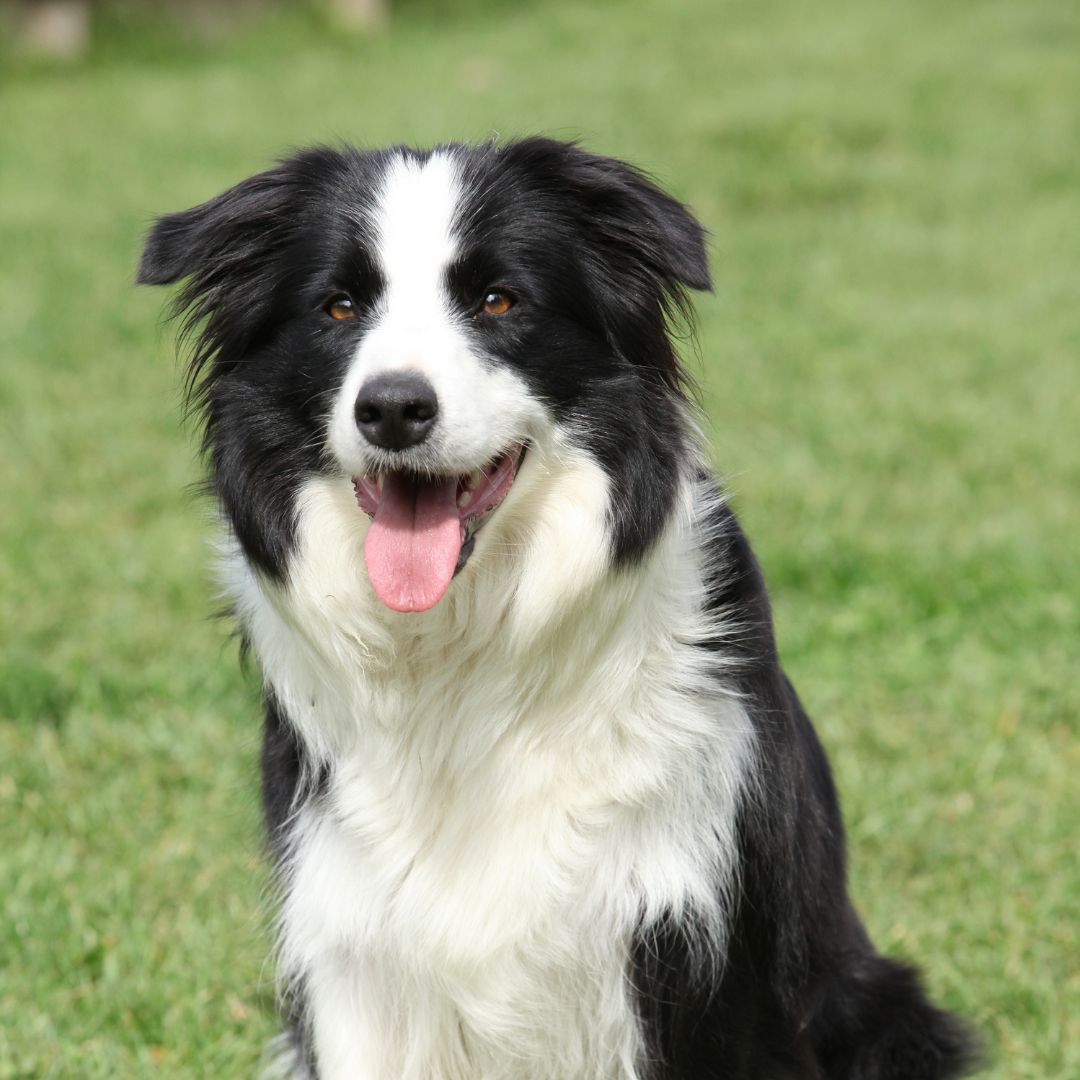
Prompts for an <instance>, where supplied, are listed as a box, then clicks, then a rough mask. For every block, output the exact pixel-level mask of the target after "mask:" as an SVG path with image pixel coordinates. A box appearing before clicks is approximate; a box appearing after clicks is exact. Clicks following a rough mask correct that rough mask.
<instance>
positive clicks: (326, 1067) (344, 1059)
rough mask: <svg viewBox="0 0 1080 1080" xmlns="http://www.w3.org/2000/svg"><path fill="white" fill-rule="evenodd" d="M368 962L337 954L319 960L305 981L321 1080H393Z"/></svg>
mask: <svg viewBox="0 0 1080 1080" xmlns="http://www.w3.org/2000/svg"><path fill="white" fill-rule="evenodd" d="M365 974H366V973H365V970H364V964H363V962H362V961H360V960H359V959H357V958H356V957H354V956H348V955H346V954H344V953H340V952H335V953H330V954H328V955H324V956H322V957H319V958H318V959H316V960H315V961H314V962H313V964H312V967H311V969H310V970H309V972H308V977H307V979H306V980H305V986H306V990H307V999H308V1000H307V1005H308V1010H309V1017H310V1027H311V1037H312V1040H313V1043H314V1057H315V1062H316V1065H317V1067H318V1078H319V1080H390V1077H391V1076H393V1075H394V1074H393V1072H392V1071H391V1063H390V1062H389V1061H387V1060H386V1055H385V1041H384V1040H383V1039H382V1038H381V1037H380V1034H379V1028H380V1025H379V1020H378V1016H379V1010H378V1003H377V1002H375V1001H374V1000H372V996H371V991H370V985H371V982H370V980H369V979H366V978H365Z"/></svg>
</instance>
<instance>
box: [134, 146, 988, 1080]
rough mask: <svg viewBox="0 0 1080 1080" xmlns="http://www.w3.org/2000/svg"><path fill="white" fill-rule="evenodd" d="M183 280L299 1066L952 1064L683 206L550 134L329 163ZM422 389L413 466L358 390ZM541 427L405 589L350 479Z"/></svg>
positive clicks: (499, 447)
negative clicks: (757, 546)
mask: <svg viewBox="0 0 1080 1080" xmlns="http://www.w3.org/2000/svg"><path fill="white" fill-rule="evenodd" d="M181 279H186V284H185V285H184V287H183V290H182V291H181V292H180V294H179V297H178V301H177V307H178V309H179V310H180V311H183V312H186V313H187V314H188V317H189V323H188V328H189V330H191V331H192V332H193V333H194V335H195V341H196V345H195V350H194V354H195V355H194V361H193V369H192V389H193V393H194V398H195V401H196V403H197V405H198V407H199V408H200V409H201V411H202V415H203V417H204V420H205V430H206V446H207V450H208V458H209V465H210V473H211V478H212V484H213V489H214V491H215V493H216V495H217V497H218V499H219V501H220V505H221V507H222V510H223V514H224V517H225V520H226V522H227V524H228V541H227V544H226V555H225V577H226V580H227V587H228V592H229V594H230V596H231V598H232V601H233V604H234V607H235V612H236V615H237V618H238V619H239V622H240V626H241V628H242V632H243V635H244V638H245V641H246V642H247V644H248V645H249V646H250V648H251V650H252V651H253V653H254V655H255V656H256V658H257V659H258V662H259V665H260V668H261V671H262V675H263V681H264V687H265V701H266V722H265V739H264V748H263V799H264V806H265V811H266V820H267V827H268V830H269V836H270V842H271V848H272V851H273V854H274V857H275V860H276V866H277V870H278V875H279V881H280V887H281V894H282V900H281V915H280V923H279V946H280V948H279V956H278V963H279V970H280V973H281V978H282V984H283V988H284V1000H285V1003H286V1008H285V1015H286V1021H287V1026H288V1039H289V1048H290V1050H289V1054H290V1060H291V1065H290V1069H291V1070H292V1074H293V1075H295V1076H308V1075H310V1076H317V1077H320V1078H322V1080H341V1078H346V1077H349V1078H358V1080H391V1078H393V1080H402V1078H404V1080H431V1078H437V1080H466V1078H469V1080H480V1078H482V1080H616V1078H618V1080H668V1078H676V1077H679V1078H685V1080H709V1078H716V1080H720V1078H723V1080H749V1078H761V1080H766V1078H768V1080H781V1078H795V1077H799V1078H825V1077H827V1078H830V1080H832V1078H835V1080H840V1078H845V1080H847V1078H850V1080H855V1078H859V1080H931V1078H937V1077H949V1076H956V1075H959V1074H960V1073H961V1072H963V1071H964V1070H965V1069H966V1068H967V1067H968V1066H969V1065H970V1063H971V1061H972V1047H971V1043H970V1041H969V1039H968V1037H967V1035H966V1034H965V1032H964V1031H963V1029H962V1027H961V1026H960V1025H958V1024H957V1022H956V1021H954V1020H953V1018H951V1017H950V1016H949V1015H948V1014H946V1013H944V1012H942V1011H939V1010H938V1009H936V1008H935V1007H934V1006H932V1005H931V1004H929V1003H928V1002H927V1000H926V999H925V998H924V996H923V994H922V992H921V990H920V988H919V984H918V980H917V978H916V976H915V974H914V972H913V971H912V970H911V969H910V968H908V967H905V966H903V965H901V964H899V963H896V962H894V961H892V960H889V959H886V958H884V957H882V956H881V955H879V954H878V953H877V952H876V951H875V950H874V948H873V945H872V944H871V942H870V941H869V939H868V937H867V935H866V933H865V931H864V929H863V927H862V925H861V923H860V921H859V918H858V916H857V914H856V912H855V910H854V908H853V907H852V905H851V903H850V901H849V899H848V897H847V893H846V889H845V880H844V877H845V873H844V842H843V830H842V824H841V820H840V814H839V811H838V808H837V800H836V794H835V791H834V788H833V783H832V780H831V777H830V773H829V767H828V764H827V762H826V759H825V756H824V753H823V752H822V749H821V747H820V745H819V743H818V741H817V739H816V737H815V735H814V731H813V729H812V727H811V725H810V722H809V720H808V719H807V717H806V714H805V713H804V712H803V709H802V707H801V705H800V704H799V700H798V698H797V697H796V694H795V691H794V690H793V689H792V687H791V684H790V683H789V682H788V681H787V679H786V678H785V676H784V673H783V671H782V670H781V667H780V663H779V661H778V659H777V655H776V648H775V643H774V638H773V630H772V624H771V619H770V612H769V602H768V598H767V596H766V591H765V586H764V584H763V582H762V579H761V575H760V572H759V570H758V566H757V563H756V562H755V560H754V556H753V554H752V553H751V550H750V547H749V545H748V543H747V541H746V539H745V537H744V535H743V533H742V532H741V531H740V529H739V526H738V524H737V522H736V520H735V517H734V516H733V514H732V512H731V510H730V509H729V508H728V507H727V506H726V505H725V502H724V498H723V496H722V494H721V492H720V491H719V489H718V487H717V485H716V483H715V482H714V480H713V479H712V478H711V477H710V475H709V474H708V471H707V469H706V467H705V465H704V456H703V453H702V450H701V444H700V440H699V436H698V432H697V431H696V429H695V426H694V422H693V409H692V407H691V405H690V401H689V398H688V395H687V392H686V382H685V379H684V375H683V371H682V370H681V368H680V366H679V362H678V360H677V357H676V355H675V352H674V350H673V347H672V344H671V342H670V338H669V327H670V322H671V319H672V317H673V316H677V315H678V314H680V313H681V312H683V311H684V309H685V302H686V298H685V290H686V289H704V288H707V287H708V285H709V275H708V269H707V265H706V256H705V250H704V245H703V234H702V230H701V228H700V226H699V225H698V223H697V222H696V221H695V220H694V219H693V218H692V217H691V216H690V214H689V213H688V212H687V210H686V209H685V208H684V207H683V206H682V205H681V204H679V203H678V202H676V201H675V200H673V199H671V198H670V197H669V196H667V195H665V194H663V193H662V192H661V191H660V190H658V189H657V188H656V187H655V186H654V185H653V184H652V183H651V182H650V181H649V180H648V179H647V178H645V177H644V176H643V175H642V174H641V173H639V172H637V171H636V170H634V169H633V168H631V167H629V166H627V165H625V164H623V163H621V162H618V161H614V160H611V159H608V158H603V157H598V156H594V155H591V154H589V153H587V152H585V151H584V150H582V149H580V148H578V147H576V146H573V145H568V144H564V143H560V142H555V141H552V140H547V139H540V138H532V139H526V140H523V141H519V142H511V143H508V144H505V145H496V144H489V145H482V146H464V145H447V146H442V147H439V148H437V149H436V150H433V151H417V150H413V149H409V148H405V147H395V148H392V149H389V150H383V151H377V152H369V151H361V150H356V149H340V150H334V149H316V150H311V151H306V152H303V153H299V154H297V155H295V156H293V157H290V158H288V159H287V160H284V161H283V162H282V163H281V164H280V165H278V166H277V167H276V168H274V169H271V170H270V171H268V172H264V173H262V174H259V175H257V176H254V177H252V178H250V179H248V180H245V181H244V182H242V183H240V184H238V185H237V186H236V187H234V188H231V189H230V190H228V191H226V192H225V193H224V194H222V195H220V196H218V197H217V198H215V199H213V200H211V201H210V202H207V203H205V204H203V205H201V206H197V207H195V208H194V209H191V210H188V211H185V212H183V213H178V214H172V215H168V216H166V217H163V218H161V219H160V220H159V221H158V222H157V224H156V225H155V227H154V228H153V230H152V232H151V233H150V236H149V239H148V240H147V243H146V248H145V251H144V254H143V258H142V263H141V266H140V270H139V280H140V281H141V282H147V283H152V284H163V283H168V282H175V281H179V280H181ZM495 287H497V288H499V289H500V290H503V291H505V292H506V293H507V294H509V295H510V296H511V297H512V299H513V301H514V303H513V306H512V307H511V308H510V310H508V311H507V312H505V313H503V314H489V313H487V312H486V311H485V309H484V308H483V297H484V296H485V295H486V293H487V291H488V290H490V289H492V288H495ZM341 295H347V296H348V298H349V300H350V301H351V303H352V304H353V305H354V310H355V311H356V316H355V317H353V318H349V319H345V320H341V321H338V320H336V319H334V318H331V317H330V315H329V314H328V308H327V305H328V303H330V302H331V300H332V298H333V297H335V296H341ZM401 371H405V372H410V373H419V374H420V375H421V376H422V377H423V378H425V379H427V380H428V381H429V382H430V384H431V386H432V387H433V388H434V392H435V394H436V395H437V398H438V403H439V412H438V418H437V421H436V423H435V426H434V428H433V430H432V434H431V437H430V438H428V439H426V440H425V441H424V442H422V443H421V444H420V445H418V446H411V447H407V448H404V449H390V450H387V449H384V448H380V447H376V446H373V445H371V444H370V443H369V442H368V441H367V440H365V438H364V437H363V436H362V434H361V432H360V431H359V430H358V428H359V425H358V422H357V416H356V412H355V407H356V401H357V395H358V393H359V392H360V391H361V389H362V387H363V386H364V385H365V384H366V383H367V382H368V380H370V379H372V378H374V377H376V376H379V375H381V374H385V373H387V372H401ZM516 444H522V445H524V446H525V447H526V451H525V454H524V458H523V460H522V462H521V465H520V469H519V471H518V474H517V477H516V480H515V481H514V483H513V486H512V488H511V489H510V491H509V494H508V495H507V496H506V498H505V500H504V501H503V502H502V504H501V505H499V506H498V507H497V508H496V509H495V510H494V511H493V512H492V513H491V515H490V517H489V518H488V519H487V520H485V521H484V523H483V526H482V528H480V529H479V531H478V532H477V533H476V536H475V541H474V543H473V545H472V546H471V548H470V550H469V551H464V549H463V558H464V564H463V566H462V567H461V568H460V572H458V573H457V574H456V576H455V577H454V579H453V581H452V582H451V584H450V586H449V588H448V590H447V591H446V593H445V595H444V596H443V598H442V599H441V600H440V601H439V602H438V603H437V604H436V605H435V606H434V607H432V608H431V609H430V610H427V611H423V612H416V613H409V614H402V613H400V612H397V611H392V610H390V609H389V608H388V607H387V606H386V605H385V604H383V603H381V602H380V601H379V600H378V598H377V597H376V595H375V593H374V592H373V589H372V586H371V583H370V581H369V577H368V573H367V571H366V568H365V563H364V558H363V544H364V539H365V532H366V530H367V529H368V516H367V514H365V513H364V512H363V511H362V510H361V509H360V507H359V506H358V503H357V498H356V497H355V495H354V489H353V479H354V478H357V477H362V476H365V475H380V474H383V473H385V472H386V471H388V470H402V471H404V472H405V473H412V472H415V473H416V474H417V475H421V474H438V475H458V474H460V475H463V476H464V475H467V474H469V473H470V472H473V471H474V470H477V469H480V468H482V467H483V466H485V464H486V463H489V462H490V461H491V460H493V459H494V458H496V457H497V456H498V455H499V454H501V453H503V452H504V451H506V449H507V448H508V447H510V446H512V445H516ZM470 552H471V553H470Z"/></svg>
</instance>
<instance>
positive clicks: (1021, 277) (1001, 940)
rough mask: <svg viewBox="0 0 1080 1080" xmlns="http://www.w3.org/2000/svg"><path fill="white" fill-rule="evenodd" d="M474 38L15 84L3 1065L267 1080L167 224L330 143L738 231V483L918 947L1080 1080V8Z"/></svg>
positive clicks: (497, 33) (7, 297)
mask: <svg viewBox="0 0 1080 1080" xmlns="http://www.w3.org/2000/svg"><path fill="white" fill-rule="evenodd" d="M450 9H451V5H449V4H435V3H432V2H420V0H413V2H409V0H402V3H401V4H400V7H399V13H398V17H397V19H396V21H395V23H394V25H393V26H392V28H391V29H390V31H389V32H388V33H385V34H383V35H381V36H378V37H377V38H374V39H372V40H368V41H356V40H352V39H348V38H343V37H341V36H340V35H337V34H335V33H334V32H333V31H332V30H331V29H330V28H329V27H327V26H325V25H323V24H320V23H319V22H318V21H317V20H313V19H311V18H309V17H303V16H298V15H294V16H282V17H278V18H275V19H272V20H270V21H269V22H268V23H266V24H265V25H264V26H262V27H260V28H258V29H256V30H253V31H250V32H248V33H246V34H245V35H244V36H242V37H238V38H234V39H232V40H226V41H221V42H218V43H216V44H215V45H213V46H212V47H210V48H206V49H198V48H196V47H194V46H192V45H191V44H190V43H188V44H185V43H179V44H173V43H171V42H170V41H169V39H168V35H167V34H165V33H163V32H161V31H160V30H158V31H155V30H154V29H153V28H144V29H142V30H140V31H139V32H138V33H136V34H124V33H121V31H120V30H119V29H118V28H117V27H116V26H113V28H112V29H111V30H110V31H109V32H108V34H107V36H106V39H105V40H104V42H103V43H102V46H101V49H100V51H99V53H98V54H97V55H96V56H95V57H94V58H92V59H91V60H90V61H88V62H87V63H85V64H83V65H79V66H76V67H73V68H70V69H48V68H43V67H40V66H33V65H30V64H28V63H24V62H21V61H17V60H16V59H15V58H13V57H12V56H11V55H10V54H7V55H0V65H4V66H3V67H2V69H0V237H2V244H0V497H2V498H0V760H2V762H3V764H2V765H0V911H2V916H0V1077H3V1078H12V1077H26V1078H29V1077H39V1076H65V1077H66V1076H77V1077H119V1076H124V1077H127V1076H144V1075H146V1076H149V1075H163V1076H207V1075H212V1076H223V1077H232V1076H237V1077H239V1076H244V1075H249V1074H250V1073H251V1072H252V1070H253V1067H254V1063H255V1061H256V1059H257V1057H258V1054H259V1051H260V1046H261V1044H262V1042H263V1041H264V1039H265V1038H266V1037H267V1036H268V1035H269V1034H270V1033H271V1032H272V1030H273V1027H274V1022H273V1016H272V1009H271V1006H270V997H271V977H270V972H269V969H268V967H267V966H266V961H265V956H266V953H267V934H266V916H265V914H264V913H263V905H262V898H263V895H264V893H265V889H266V881H265V871H264V867H263V863H262V859H261V854H260V847H259V829H258V814H257V805H256V767H255V756H256V748H257V723H258V720H257V691H256V688H255V687H254V686H253V685H252V682H251V680H250V679H249V680H245V679H244V677H243V676H242V675H241V674H240V672H239V669H238V666H237V664H236V657H235V651H236V650H235V647H234V645H233V644H232V643H231V642H230V640H229V638H228V633H227V628H226V627H224V626H222V625H219V624H216V623H215V622H213V621H211V620H209V619H208V618H207V617H206V616H207V615H208V614H209V613H210V612H211V610H212V609H213V607H214V606H215V600H214V587H213V584H212V575H211V572H210V569H209V566H210V561H211V558H210V552H209V548H208V544H207V537H208V535H209V533H210V529H209V528H208V524H207V516H208V515H207V510H206V508H205V507H204V506H203V505H202V504H200V503H199V501H198V500H197V499H195V498H194V497H193V496H191V495H190V494H188V493H187V492H188V488H189V485H190V484H191V483H192V482H193V481H194V480H195V479H196V478H197V475H198V470H197V466H196V464H195V461H194V453H193V450H192V445H191V438H190V436H188V435H186V434H185V433H184V432H183V430H182V428H181V426H180V422H179V412H178V408H177V405H176V390H177V385H178V382H179V372H178V368H177V366H176V364H175V362H174V361H173V359H172V347H171V340H170V334H169V333H168V332H162V331H161V330H160V329H159V325H158V317H159V310H160V304H161V301H162V299H163V298H162V296H161V295H160V294H158V293H157V292H151V291H147V290H136V289H134V288H132V287H131V278H132V272H133V266H134V263H135V260H136V257H137V254H138V250H139V239H140V234H141V232H142V230H143V228H144V227H145V225H146V223H147V221H148V220H149V218H150V216H151V215H152V214H153V213H155V212H160V211H163V210H169V209H178V208H181V207H185V206H188V205H191V204H192V203H195V202H197V201H200V200H202V199H205V198H207V197H209V196H210V195H212V194H214V193H216V192H217V191H218V190H220V189H221V188H222V187H224V186H225V185H227V184H229V183H231V182H233V181H235V180H238V179H239V178H241V177H242V176H244V175H246V174H248V173H250V172H252V171H254V170H256V169H258V168H260V167H262V166H263V165H264V164H265V163H267V162H268V161H269V160H270V159H271V158H272V157H273V156H274V155H276V154H278V153H279V152H281V151H282V150H283V149H285V148H287V147H290V146H293V145H298V144H303V143H308V142H312V141H316V140H331V139H335V138H338V137H347V138H350V139H353V140H356V141H360V142H365V143H375V144H377V143H385V142H388V141H415V142H420V143H428V142H432V141H437V140H442V139H446V138H450V137H484V136H487V135H489V134H491V133H493V132H495V133H498V134H501V135H511V134H515V133H524V132H534V131H547V132H551V133H554V134H558V135H566V136H569V135H580V136H582V137H584V138H585V139H586V141H587V142H588V143H589V144H590V146H592V147H594V148H596V149H598V150H601V151H606V152H611V153H617V154H619V155H622V156H625V157H629V158H631V159H634V160H636V161H637V162H639V163H641V164H642V165H644V166H645V167H647V168H649V169H651V170H653V171H654V172H656V173H657V174H658V175H659V176H660V178H661V179H662V180H663V181H664V182H666V183H667V184H669V185H670V186H671V187H672V188H673V189H674V190H675V191H676V192H677V193H678V194H679V195H680V196H681V197H683V198H685V199H687V200H688V201H690V202H691V203H692V204H693V205H694V206H695V207H696V209H697V210H698V212H699V214H700V216H701V217H702V219H703V220H704V221H705V222H706V223H707V224H708V226H709V228H710V229H711V231H712V234H713V237H714V240H713V256H714V268H715V277H716V282H717V288H716V294H715V295H714V296H710V297H706V298H703V299H702V301H701V304H700V323H699V336H700V359H698V360H697V361H696V364H697V366H698V368H699V373H700V375H701V379H702V382H703V385H704V392H705V397H706V402H707V405H708V408H709V412H710V416H711V423H712V431H711V434H712V436H713V445H714V447H715V459H716V462H717V464H718V467H719V468H720V469H721V470H722V471H723V472H724V474H725V475H726V476H727V477H728V478H729V480H730V483H731V486H732V487H733V489H734V491H735V492H736V497H737V504H738V506H739V508H740V511H741V513H742V515H743V518H744V521H745V523H746V525H747V527H748V529H749V532H750V534H751V536H752V538H753V540H754V542H755V544H756V546H757V549H758V552H759V554H760V555H761V558H762V560H763V562H764V565H765V569H766V573H767V575H768V577H769V580H770V582H771V586H772V590H773V595H774V597H775V602H776V611H777V619H778V626H779V633H780V638H781V646H782V650H783V653H784V656H785V659H786V663H787V666H788V669H789V671H790V673H791V675H792V676H793V678H794V680H795V682H796V684H797V685H798V686H799V688H800V691H801V693H802V695H803V697H804V699H805V701H806V703H807V705H808V707H809V708H810V709H811V711H812V713H813V715H814V716H815V718H816V720H817V723H818V726H819V729H820V731H821V733H822V735H823V738H824V739H825V742H826V744H827V746H828V747H829V750H830V752H831V755H832V759H833V762H834V765H835V768H836V772H837V777H838V781H839V784H840V788H841V790H842V793H843V798H844V803H845V808H846V813H847V818H848V823H849V828H850V834H851V851H852V877H853V888H854V891H855V894H856V897H857V900H858V903H859V904H860V906H861V908H862V909H863V911H864V912H865V914H866V918H867V920H868V922H869V924H870V927H871V929H872V931H873V933H874V935H875V937H876V939H877V940H878V942H879V943H880V944H881V946H882V947H883V948H885V949H887V950H889V951H892V952H894V953H897V954H900V955H904V956H910V957H913V958H917V959H918V960H919V961H920V962H921V963H922V965H923V967H924V969H925V972H926V978H927V981H928V983H929V985H930V986H931V988H932V989H933V991H934V993H935V994H936V995H937V996H938V997H939V998H941V999H942V1000H944V1001H945V1002H947V1003H948V1004H949V1005H951V1006H954V1007H956V1008H959V1009H962V1010H963V1011H965V1012H966V1013H968V1014H969V1015H970V1016H972V1017H973V1018H974V1020H975V1022H976V1023H977V1025H978V1026H979V1027H980V1028H981V1030H982V1031H983V1032H984V1033H985V1035H986V1037H987V1040H988V1042H989V1045H990V1049H991V1052H992V1054H993V1055H994V1058H995V1064H994V1066H993V1067H992V1069H991V1071H990V1073H989V1074H988V1075H990V1076H992V1077H995V1078H997V1080H1045V1078H1056V1077H1061V1078H1071V1077H1075V1076H1077V1075H1080V972H1078V966H1077V964H1078V960H1077V958H1078V955H1080V947H1078V941H1077V918H1076V911H1077V907H1078V897H1080V860H1078V859H1077V847H1076V845H1077V839H1076V822H1077V820H1078V818H1080V814H1078V809H1080V806H1078V800H1077V794H1076V792H1077V786H1076V784H1075V781H1074V782H1073V783H1071V784H1070V781H1069V776H1070V773H1071V772H1073V771H1074V770H1076V768H1077V767H1078V766H1080V750H1078V740H1077V719H1078V717H1080V679H1078V678H1077V674H1078V669H1080V598H1078V593H1080V550H1078V542H1077V537H1078V536H1080V495H1078V492H1080V453H1078V450H1080V446H1078V435H1077V433H1078V432H1080V404H1078V403H1080V368H1078V363H1080V303H1078V302H1077V290H1078V283H1080V243H1078V233H1080V230H1078V227H1077V223H1078V221H1080V204H1078V202H1077V192H1078V191H1080V156H1078V154H1077V147H1078V146H1080V63H1077V57H1078V55H1080V9H1076V8H1074V7H1070V6H1069V5H1066V4H1062V3H1060V2H1054V0H1028V2H1025V3H1022V4H1019V3H1016V2H1015V0H1000V2H995V0H987V2H982V3H976V2H957V3H954V4H943V3H941V2H940V0H935V2H930V0H911V2H908V3H905V4H895V5H884V4H867V3H861V2H857V0H849V2H844V0H820V2H819V3H816V4H814V5H809V4H797V3H788V4H779V3H772V2H764V3H758V4H737V3H731V2H729V3H722V2H717V0H683V2H679V3H667V2H665V0H644V2H641V3H636V4H629V3H625V4H617V3H614V2H607V3H600V4H594V5H587V6H586V5H577V4H573V3H569V2H559V3H556V2H543V0H537V2H534V3H530V4H517V5H508V4H504V5H496V4H493V3H483V2H480V0H471V2H470V3H468V4H465V5H463V6H457V7H456V9H455V10H456V13H454V14H451V13H450Z"/></svg>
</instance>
